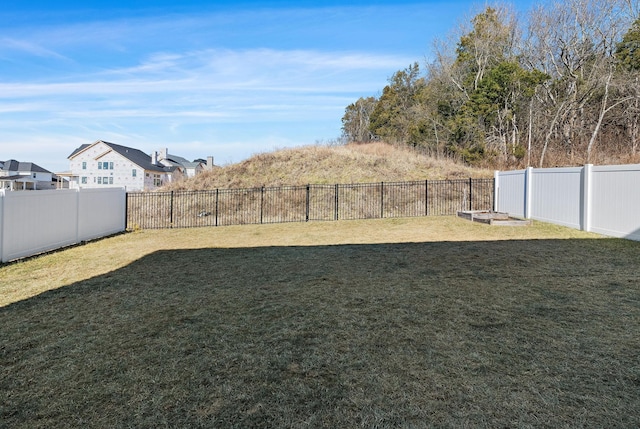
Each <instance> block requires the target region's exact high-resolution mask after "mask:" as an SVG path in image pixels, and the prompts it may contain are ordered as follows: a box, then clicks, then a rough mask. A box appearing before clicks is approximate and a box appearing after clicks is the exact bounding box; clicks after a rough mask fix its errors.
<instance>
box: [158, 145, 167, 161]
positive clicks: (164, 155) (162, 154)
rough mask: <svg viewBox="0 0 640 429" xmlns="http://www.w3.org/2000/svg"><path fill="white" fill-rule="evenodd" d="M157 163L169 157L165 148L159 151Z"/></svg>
mask: <svg viewBox="0 0 640 429" xmlns="http://www.w3.org/2000/svg"><path fill="white" fill-rule="evenodd" d="M158 155H159V156H158V161H163V160H165V159H167V158H168V157H169V149H167V148H166V147H164V148H162V149H160V153H159V154H158Z"/></svg>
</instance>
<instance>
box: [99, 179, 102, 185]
mask: <svg viewBox="0 0 640 429" xmlns="http://www.w3.org/2000/svg"><path fill="white" fill-rule="evenodd" d="M98 185H102V177H98Z"/></svg>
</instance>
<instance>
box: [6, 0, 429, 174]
mask: <svg viewBox="0 0 640 429" xmlns="http://www.w3.org/2000/svg"><path fill="white" fill-rule="evenodd" d="M411 8H412V11H408V10H402V11H401V12H397V11H396V12H394V13H396V15H398V16H400V15H403V16H404V15H405V14H407V13H413V14H414V15H415V14H416V11H417V6H412V7H411ZM390 10H394V11H395V10H396V9H392V8H387V9H385V10H384V11H387V12H388V11H390ZM380 11H381V10H380V9H375V8H368V9H366V10H355V9H345V8H332V9H323V10H308V9H307V10H305V9H288V10H267V9H263V10H252V11H247V10H244V11H241V12H224V13H207V12H205V13H202V14H190V15H165V16H157V15H156V16H142V17H139V18H128V17H120V18H118V19H110V20H107V21H99V20H95V19H93V20H91V21H86V22H80V23H65V24H64V25H57V24H56V23H51V24H50V23H43V24H42V25H41V26H35V25H34V26H30V27H28V28H27V27H22V28H18V29H15V28H13V29H9V30H7V29H6V28H5V29H2V28H0V44H2V46H0V55H2V56H3V57H8V60H9V62H12V61H13V60H15V61H13V63H15V66H14V68H13V69H11V68H5V69H4V70H0V113H2V116H0V159H2V158H6V157H7V156H10V157H15V158H21V159H22V160H33V161H34V162H37V161H38V159H39V158H40V156H41V155H43V156H44V154H46V158H40V159H46V160H53V159H55V157H54V156H52V155H51V151H60V148H61V147H63V148H65V149H64V150H62V152H63V153H61V154H60V156H59V157H58V158H59V159H58V161H57V163H56V164H53V163H52V164H53V165H57V167H54V166H52V167H51V168H52V169H56V170H60V169H63V168H62V167H61V165H64V164H65V163H66V156H67V155H68V153H70V152H71V151H72V150H73V149H74V148H75V147H77V146H79V144H81V143H88V142H92V141H94V140H97V139H107V140H109V139H110V140H111V141H115V142H117V143H120V144H124V145H131V146H135V147H140V148H141V149H143V150H145V151H147V150H151V149H153V148H154V147H155V145H165V146H168V147H170V148H172V150H174V152H175V153H179V154H182V155H184V156H187V157H189V158H191V157H193V158H196V157H201V156H204V155H214V156H217V157H218V158H219V159H223V160H227V159H233V160H236V161H237V160H240V159H242V158H243V157H246V156H248V155H250V154H252V153H255V152H256V151H259V148H260V147H262V148H266V149H271V148H273V147H274V146H279V147H285V146H289V145H293V144H309V143H313V142H314V141H316V140H326V139H329V138H335V137H337V136H338V135H339V133H340V118H341V116H342V114H343V112H344V108H345V106H347V105H348V104H349V103H351V102H353V101H354V100H355V99H357V98H358V97H360V96H369V95H376V92H377V91H380V90H381V89H382V87H383V86H384V85H385V83H386V80H387V78H388V77H389V76H390V75H391V74H392V73H393V72H395V71H397V70H399V69H401V68H404V67H406V66H408V65H409V64H411V63H412V62H414V61H416V60H420V56H419V55H415V56H414V55H412V54H409V53H407V52H408V51H407V50H406V49H396V46H391V47H389V45H390V44H391V42H390V41H389V40H385V41H384V43H380V42H379V41H376V40H375V38H374V37H373V36H374V33H373V32H375V33H376V35H377V33H378V32H380V31H381V30H380V29H381V28H382V26H379V25H376V23H375V22H373V20H374V19H382V18H383V17H386V18H387V24H388V25H393V23H392V22H391V21H389V13H387V14H386V15H385V13H384V11H382V13H378V12H380ZM358 14H359V16H358ZM358 25H359V26H360V27H356V26H358ZM403 25H405V24H404V23H403ZM367 26H371V29H368V28H367ZM376 28H377V29H376ZM389 34H391V35H393V34H395V33H393V32H391V33H389ZM385 43H386V44H387V47H386V48H384V49H382V48H380V46H382V45H384V44H385ZM398 47H401V45H400V44H399V43H398ZM21 141H22V142H23V143H21ZM27 141H28V142H31V143H28V144H27V143H24V142H27ZM176 146H178V147H176ZM37 148H40V150H38V149H37ZM180 148H182V149H184V151H185V152H182V153H181V150H180ZM191 151H193V152H191ZM195 151H197V152H198V153H196V152H195ZM202 152H203V153H202ZM44 167H45V168H47V166H46V165H44Z"/></svg>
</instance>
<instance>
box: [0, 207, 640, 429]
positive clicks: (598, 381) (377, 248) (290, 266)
mask: <svg viewBox="0 0 640 429" xmlns="http://www.w3.org/2000/svg"><path fill="white" fill-rule="evenodd" d="M639 254H640V243H635V242H630V241H625V240H618V239H608V238H602V237H600V236H597V235H594V234H588V233H583V232H580V231H574V230H569V229H566V228H561V227H556V226H552V225H546V224H541V223H537V222H536V223H534V225H533V226H532V227H495V226H489V225H481V224H476V223H471V222H468V221H464V220H461V219H457V218H453V217H446V218H412V219H394V220H369V221H342V222H326V223H305V224H284V225H283V224H276V225H261V226H260V225H258V226H237V227H236V226H234V227H221V228H208V229H191V230H184V229H182V230H163V231H142V232H137V233H131V234H126V235H121V236H117V237H112V238H109V239H106V240H102V241H98V242H94V243H90V244H88V245H86V246H82V247H76V248H71V249H67V250H65V251H62V252H58V253H55V254H50V255H45V256H42V257H38V258H35V259H31V260H27V261H24V262H21V263H17V264H10V265H6V266H2V267H0V296H2V297H5V296H6V294H7V291H10V294H11V296H10V297H9V298H4V299H5V301H4V307H0V326H2V330H0V427H8V428H9V427H11V428H40V427H41V428H45V427H46V428H57V427H83V428H85V427H100V428H103V427H114V428H117V427H161V426H162V427H203V428H204V427H229V428H236V427H237V428H245V427H265V428H266V427H289V428H294V427H379V428H386V427H389V428H391V427H414V428H418V427H425V428H426V427H554V428H556V427H558V428H562V427H565V428H573V427H638V425H640V419H639V417H638V416H640V396H639V395H638V387H639V386H640V361H639V360H638V353H637V351H638V350H639V349H640V339H639V338H638V336H637V335H636V333H637V332H638V331H639V330H640V289H639V288H638V286H639V285H638V276H637V272H636V265H637V260H638V255H639ZM25 278H28V281H26V282H25V280H24V279H25ZM18 283H22V284H24V283H29V284H34V287H33V288H32V289H31V290H30V291H29V292H28V293H24V292H23V293H22V294H21V292H20V290H19V288H17V287H15V286H13V285H16V284H18ZM62 286H64V287H62ZM52 288H55V290H49V291H46V292H45V290H47V289H52ZM38 293H39V295H37V296H34V295H35V294H38ZM10 302H12V303H10Z"/></svg>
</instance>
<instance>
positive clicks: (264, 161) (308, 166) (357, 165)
mask: <svg viewBox="0 0 640 429" xmlns="http://www.w3.org/2000/svg"><path fill="white" fill-rule="evenodd" d="M492 174H493V173H492V172H491V171H489V170H480V169H474V168H471V167H468V166H466V165H463V164H460V163H456V162H454V161H452V160H449V159H441V160H437V159H434V158H432V157H429V156H426V155H421V154H418V153H416V152H414V151H412V150H410V149H406V148H399V147H395V146H391V145H389V144H386V143H369V144H349V145H345V146H322V145H314V146H305V147H299V148H293V149H282V150H278V151H275V152H270V153H262V154H258V155H255V156H253V157H251V158H249V159H247V160H245V161H242V162H240V163H237V164H231V165H228V166H226V167H221V168H216V169H215V170H213V171H212V172H205V173H204V174H200V175H198V176H197V177H194V178H191V179H187V180H183V181H180V182H177V183H172V184H171V185H169V186H167V187H165V188H164V189H165V190H203V189H216V188H218V189H233V188H253V187H259V186H267V187H268V186H283V185H306V184H334V183H367V182H401V181H412V180H425V179H427V180H440V179H457V178H468V177H473V178H483V177H491V176H492Z"/></svg>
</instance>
